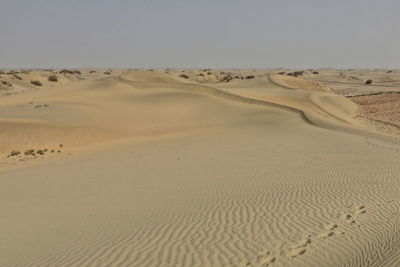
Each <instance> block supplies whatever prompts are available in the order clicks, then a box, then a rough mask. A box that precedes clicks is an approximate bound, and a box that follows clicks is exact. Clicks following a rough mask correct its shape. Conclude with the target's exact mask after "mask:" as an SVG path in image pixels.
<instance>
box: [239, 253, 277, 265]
mask: <svg viewBox="0 0 400 267" xmlns="http://www.w3.org/2000/svg"><path fill="white" fill-rule="evenodd" d="M275 260H276V257H274V256H272V255H271V252H270V251H269V250H266V251H263V252H261V253H260V254H259V255H258V256H257V257H256V258H255V259H254V260H253V261H249V262H247V264H246V266H258V267H265V266H268V265H269V264H271V263H273V262H275Z"/></svg>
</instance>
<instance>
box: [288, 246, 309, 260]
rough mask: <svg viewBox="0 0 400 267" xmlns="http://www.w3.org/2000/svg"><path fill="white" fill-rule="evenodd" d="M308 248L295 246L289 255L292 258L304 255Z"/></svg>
mask: <svg viewBox="0 0 400 267" xmlns="http://www.w3.org/2000/svg"><path fill="white" fill-rule="evenodd" d="M306 251H307V249H306V248H305V247H299V248H295V249H293V250H291V251H290V252H289V253H288V254H287V256H288V257H291V258H295V257H297V256H300V255H303V254H304V253H306Z"/></svg>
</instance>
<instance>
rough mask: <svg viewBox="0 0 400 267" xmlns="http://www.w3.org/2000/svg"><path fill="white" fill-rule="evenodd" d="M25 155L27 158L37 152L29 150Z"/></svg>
mask: <svg viewBox="0 0 400 267" xmlns="http://www.w3.org/2000/svg"><path fill="white" fill-rule="evenodd" d="M24 154H25V156H29V155H34V154H35V150H33V149H28V150H27V151H25V152H24Z"/></svg>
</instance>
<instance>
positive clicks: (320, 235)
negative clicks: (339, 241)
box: [317, 231, 335, 240]
mask: <svg viewBox="0 0 400 267" xmlns="http://www.w3.org/2000/svg"><path fill="white" fill-rule="evenodd" d="M334 234H335V232H334V231H326V232H322V233H319V234H318V235H317V237H318V238H319V239H322V240H324V239H326V238H328V237H330V236H333V235H334Z"/></svg>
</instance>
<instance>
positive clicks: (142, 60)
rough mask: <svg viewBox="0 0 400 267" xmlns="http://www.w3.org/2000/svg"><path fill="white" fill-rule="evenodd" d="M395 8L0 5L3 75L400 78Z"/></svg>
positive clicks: (281, 3)
mask: <svg viewBox="0 0 400 267" xmlns="http://www.w3.org/2000/svg"><path fill="white" fill-rule="evenodd" d="M399 14H400V1H399V0H329V1H328V0H181V1H178V0H147V1H146V0H142V1H139V0H131V1H128V0H125V1H124V0H104V1H103V0H96V1H95V0H69V1H66V0H0V67H3V68H7V67H133V68H134V67H155V68H156V67H193V68H201V67H212V68H218V67H219V68H223V67H232V68H253V67H254V68H273V67H301V68H316V67H335V68H350V67H356V68H375V67H376V68H400V15H399Z"/></svg>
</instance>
